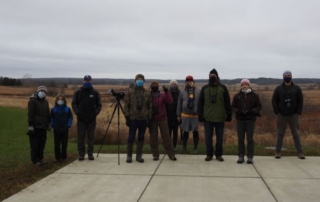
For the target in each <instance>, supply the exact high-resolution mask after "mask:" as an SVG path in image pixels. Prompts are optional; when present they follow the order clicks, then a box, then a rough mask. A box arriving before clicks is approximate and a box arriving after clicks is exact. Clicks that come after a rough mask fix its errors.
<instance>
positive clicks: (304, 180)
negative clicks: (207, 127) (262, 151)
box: [4, 154, 320, 202]
mask: <svg viewBox="0 0 320 202" xmlns="http://www.w3.org/2000/svg"><path fill="white" fill-rule="evenodd" d="M134 156H135V155H134ZM176 156H177V159H178V160H177V161H171V160H169V158H168V157H167V156H163V155H162V156H161V157H162V158H160V160H159V161H153V160H152V155H150V154H147V155H143V158H144V159H145V163H138V162H136V161H133V162H132V163H131V164H128V163H126V162H125V161H126V155H125V154H121V155H120V165H118V155H117V154H99V157H98V158H95V160H94V161H89V160H87V159H85V160H84V161H82V162H80V161H78V160H76V161H74V162H73V163H71V164H69V165H68V166H66V167H64V168H62V169H60V170H58V171H57V172H55V173H53V174H51V175H49V176H48V177H46V178H44V179H42V180H40V181H39V182H37V183H35V184H33V185H31V186H29V187H28V188H26V189H24V190H22V191H21V192H19V193H17V194H15V195H13V196H11V197H10V198H8V199H6V200H4V201H5V202H13V201H15V202H18V201H19V202H21V201H24V202H26V201H30V202H38V201H39V202H44V201H55V202H56V201H59V202H62V201H66V202H67V201H68V202H70V201H77V202H87V201H90V202H94V201H108V202H109V201H112V202H113V201H116V202H122V201H123V202H127V201H140V202H153V201H173V202H179V201H182V202H188V201H192V202H194V201H210V202H211V201H219V202H220V201H231V202H233V201H237V202H242V201H243V202H249V201H254V202H263V201H266V202H272V201H279V202H280V201H290V202H293V201H297V202H301V201H304V202H307V201H317V202H318V201H319V199H320V191H319V187H320V157H306V159H305V160H300V159H298V158H297V157H296V156H292V157H286V156H283V157H282V158H281V159H275V158H274V157H272V156H268V157H262V156H256V157H255V158H254V164H253V165H249V164H245V163H244V164H237V163H236V161H237V156H224V159H225V161H224V162H218V161H217V160H212V161H209V162H206V161H204V158H205V156H204V155H176Z"/></svg>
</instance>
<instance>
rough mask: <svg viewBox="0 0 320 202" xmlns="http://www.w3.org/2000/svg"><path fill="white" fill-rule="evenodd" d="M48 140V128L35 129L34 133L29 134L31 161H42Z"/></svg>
mask: <svg viewBox="0 0 320 202" xmlns="http://www.w3.org/2000/svg"><path fill="white" fill-rule="evenodd" d="M46 141H47V130H46V129H37V128H35V129H34V134H33V135H29V142H30V154H31V161H32V162H33V163H36V162H38V161H42V159H43V150H44V147H45V145H46Z"/></svg>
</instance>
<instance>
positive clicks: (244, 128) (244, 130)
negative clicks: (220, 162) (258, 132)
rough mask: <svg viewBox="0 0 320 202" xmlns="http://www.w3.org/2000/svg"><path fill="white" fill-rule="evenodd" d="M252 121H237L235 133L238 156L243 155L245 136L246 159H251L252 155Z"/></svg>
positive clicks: (253, 123)
mask: <svg viewBox="0 0 320 202" xmlns="http://www.w3.org/2000/svg"><path fill="white" fill-rule="evenodd" d="M254 126H255V121H254V120H247V121H246V120H237V133H238V152H239V153H238V155H244V154H245V144H244V140H245V137H246V135H247V157H248V158H253V153H254V140H253V134H254Z"/></svg>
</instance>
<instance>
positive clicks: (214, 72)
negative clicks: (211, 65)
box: [209, 69, 219, 77]
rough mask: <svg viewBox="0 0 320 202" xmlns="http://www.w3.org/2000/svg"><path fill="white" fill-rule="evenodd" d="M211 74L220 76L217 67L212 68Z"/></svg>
mask: <svg viewBox="0 0 320 202" xmlns="http://www.w3.org/2000/svg"><path fill="white" fill-rule="evenodd" d="M210 74H215V75H216V76H217V77H219V75H218V72H217V70H216V69H212V70H211V71H210V73H209V75H210Z"/></svg>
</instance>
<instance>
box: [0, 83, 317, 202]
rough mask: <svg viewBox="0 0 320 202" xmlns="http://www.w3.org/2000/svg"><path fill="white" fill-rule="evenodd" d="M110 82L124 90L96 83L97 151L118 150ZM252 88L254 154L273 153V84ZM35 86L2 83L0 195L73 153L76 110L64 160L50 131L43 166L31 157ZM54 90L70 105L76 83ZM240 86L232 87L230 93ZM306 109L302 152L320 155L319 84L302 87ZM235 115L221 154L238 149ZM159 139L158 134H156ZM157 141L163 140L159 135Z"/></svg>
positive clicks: (123, 134) (290, 150)
mask: <svg viewBox="0 0 320 202" xmlns="http://www.w3.org/2000/svg"><path fill="white" fill-rule="evenodd" d="M110 88H113V89H115V91H117V92H119V91H123V92H126V90H127V88H126V87H124V86H97V89H98V90H99V92H100V93H101V97H102V105H103V106H102V111H101V113H100V115H99V116H98V119H97V129H96V133H95V137H96V138H95V139H96V140H95V144H96V145H95V152H98V149H99V147H100V145H101V143H102V140H103V139H104V137H105V141H104V143H103V145H102V149H101V151H100V152H101V153H117V152H118V146H117V144H118V142H119V141H118V128H117V127H118V124H117V116H115V117H113V119H112V120H111V116H112V112H113V109H114V105H112V103H114V102H115V98H114V97H113V96H111V95H106V94H105V93H104V92H106V91H107V90H108V89H110ZM259 88H260V89H265V88H268V89H270V90H267V91H266V90H261V91H256V92H257V93H258V94H259V96H260V98H261V100H262V106H263V110H262V115H263V116H262V117H261V118H259V119H258V120H257V123H256V130H255V131H256V132H255V143H256V145H255V155H262V156H266V155H274V150H273V148H272V147H273V146H274V145H275V141H276V123H275V117H274V114H273V112H272V108H271V103H270V99H271V95H272V92H273V91H272V87H270V86H267V87H261V86H260V87H256V89H259ZM35 90H36V87H4V86H0V95H1V96H0V128H1V130H0V154H1V155H0V184H1V186H0V201H1V200H3V199H5V198H7V197H9V196H11V195H13V194H15V193H17V192H18V191H20V190H22V189H24V188H25V187H27V186H29V185H30V184H32V183H34V182H36V181H38V180H40V179H42V178H43V177H45V176H47V175H49V174H51V173H53V172H54V171H56V170H58V169H60V168H62V167H63V166H65V165H67V164H69V163H70V162H72V161H74V160H76V159H77V149H76V138H77V131H76V116H74V118H75V121H74V123H73V125H72V127H71V129H70V133H69V145H68V160H67V161H66V162H63V163H54V151H53V132H48V135H47V137H48V138H47V143H46V147H45V159H44V160H45V161H46V162H47V164H45V165H44V166H41V167H36V166H34V165H33V164H31V161H30V148H29V140H28V136H27V135H26V132H27V102H28V98H29V96H30V95H31V93H32V92H34V91H35ZM54 90H55V91H56V92H58V91H59V90H60V91H64V92H65V94H66V95H67V101H68V106H71V99H72V94H73V92H74V89H70V88H68V89H64V90H62V89H54ZM237 91H238V89H237V88H235V90H230V96H231V98H232V96H233V95H234V94H235V93H236V92H237ZM303 93H304V100H305V104H304V110H303V115H302V116H301V122H300V131H301V142H302V144H303V148H304V153H305V154H306V156H307V157H308V156H319V155H320V137H319V135H320V134H319V131H320V124H319V123H320V93H319V90H304V91H303ZM47 99H48V101H49V103H50V107H52V106H53V103H54V99H55V97H54V96H47ZM124 123H125V119H124V117H123V116H122V115H120V126H119V140H120V153H123V154H125V152H126V145H125V143H126V140H127V135H128V128H127V127H126V126H125V124H124ZM109 124H110V128H109V131H108V133H107V134H106V129H107V126H108V125H109ZM235 126H236V121H235V120H232V122H231V123H226V127H225V136H224V145H225V146H224V154H225V155H236V154H237V135H236V128H235ZM199 133H200V145H199V154H202V155H204V154H205V146H204V130H203V125H201V124H200V125H199ZM145 139H146V141H145V142H146V144H145V147H144V149H143V153H150V147H149V145H148V143H149V133H148V131H147V132H146V138H145ZM160 139H161V138H160ZM160 143H161V140H160ZM178 144H179V145H178V151H179V150H180V149H181V141H179V142H178ZM189 144H190V146H189V149H190V150H191V149H192V135H191V138H190V139H189ZM293 145H294V144H293V139H292V137H291V134H290V130H289V129H288V130H287V133H286V136H285V138H284V147H285V148H286V149H287V150H285V151H284V152H283V155H296V151H295V149H294V147H293ZM160 151H161V153H164V150H163V147H162V146H160Z"/></svg>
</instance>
